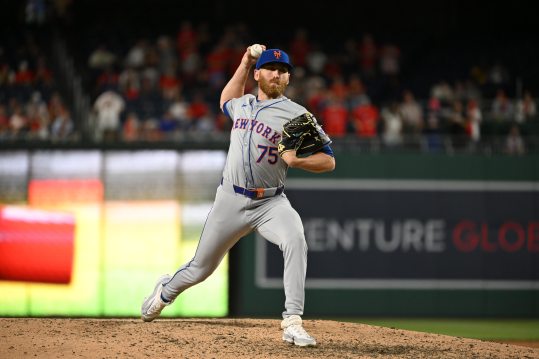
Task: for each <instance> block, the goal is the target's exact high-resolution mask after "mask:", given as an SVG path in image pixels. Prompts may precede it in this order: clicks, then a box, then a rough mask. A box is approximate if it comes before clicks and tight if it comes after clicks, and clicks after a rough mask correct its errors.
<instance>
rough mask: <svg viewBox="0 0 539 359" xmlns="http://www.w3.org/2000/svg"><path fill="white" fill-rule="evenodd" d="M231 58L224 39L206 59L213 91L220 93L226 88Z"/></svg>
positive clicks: (209, 82) (230, 52)
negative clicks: (220, 90) (219, 90)
mask: <svg viewBox="0 0 539 359" xmlns="http://www.w3.org/2000/svg"><path fill="white" fill-rule="evenodd" d="M231 56H232V51H231V49H230V48H229V47H228V44H227V40H226V38H222V39H221V40H220V41H219V43H218V44H217V45H216V46H215V48H214V49H213V50H212V51H211V52H210V53H209V54H208V56H207V57H206V64H207V70H208V84H209V86H210V88H211V89H212V90H214V91H218V89H221V88H223V87H224V85H225V81H226V75H227V73H228V72H227V71H228V64H229V62H230V58H231Z"/></svg>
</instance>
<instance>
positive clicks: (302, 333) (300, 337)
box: [281, 315, 316, 347]
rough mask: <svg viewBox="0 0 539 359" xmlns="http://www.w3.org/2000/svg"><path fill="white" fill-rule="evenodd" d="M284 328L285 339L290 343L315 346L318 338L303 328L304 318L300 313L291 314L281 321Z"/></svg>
mask: <svg viewBox="0 0 539 359" xmlns="http://www.w3.org/2000/svg"><path fill="white" fill-rule="evenodd" d="M281 329H283V330H284V331H283V340H284V341H285V342H288V343H290V344H295V345H299V346H300V347H306V346H314V345H316V340H315V339H314V338H313V337H311V336H310V335H309V333H307V331H306V330H305V329H303V325H302V320H301V317H300V316H299V315H291V316H289V317H288V318H286V319H284V320H283V321H282V322H281Z"/></svg>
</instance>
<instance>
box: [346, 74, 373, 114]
mask: <svg viewBox="0 0 539 359" xmlns="http://www.w3.org/2000/svg"><path fill="white" fill-rule="evenodd" d="M347 95H348V96H347V101H348V106H349V108H354V107H357V106H360V105H365V104H369V103H370V102H371V99H370V97H369V95H367V92H366V89H365V85H364V84H363V81H361V79H360V78H359V76H354V75H353V76H351V77H350V80H349V81H348V94H347Z"/></svg>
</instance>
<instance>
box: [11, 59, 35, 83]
mask: <svg viewBox="0 0 539 359" xmlns="http://www.w3.org/2000/svg"><path fill="white" fill-rule="evenodd" d="M33 81H34V72H33V71H32V70H31V69H30V67H29V65H28V61H27V60H23V61H21V62H19V67H18V68H17V71H16V72H15V84H16V85H26V86H30V85H31V84H32V83H33Z"/></svg>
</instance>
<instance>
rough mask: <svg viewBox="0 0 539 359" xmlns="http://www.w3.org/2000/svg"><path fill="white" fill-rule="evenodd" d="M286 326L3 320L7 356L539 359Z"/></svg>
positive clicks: (454, 344)
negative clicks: (313, 342) (299, 337)
mask: <svg viewBox="0 0 539 359" xmlns="http://www.w3.org/2000/svg"><path fill="white" fill-rule="evenodd" d="M279 324H280V321H279V320H262V319H159V320H156V321H154V322H151V323H144V322H142V321H140V320H135V319H64V318H58V319H56V318H53V319H49V318H0V358H20V357H38V358H60V357H68V358H78V357H82V358H219V359H221V358H234V359H238V358H539V348H526V347H522V346H516V345H509V344H501V343H494V342H484V341H480V340H472V339H463V338H456V337H450V336H445V335H435V334H425V333H419V332H412V331H406V330H399V329H389V328H382V327H375V326H370V325H363V324H353V323H343V322H336V321H326V320H304V327H305V329H307V331H308V332H309V333H310V334H311V335H313V336H314V337H315V338H316V339H317V341H318V345H317V346H316V347H308V348H301V347H297V346H294V345H290V344H288V343H286V342H283V341H282V339H281V334H282V333H281V331H280V329H279Z"/></svg>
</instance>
